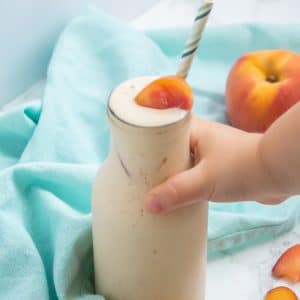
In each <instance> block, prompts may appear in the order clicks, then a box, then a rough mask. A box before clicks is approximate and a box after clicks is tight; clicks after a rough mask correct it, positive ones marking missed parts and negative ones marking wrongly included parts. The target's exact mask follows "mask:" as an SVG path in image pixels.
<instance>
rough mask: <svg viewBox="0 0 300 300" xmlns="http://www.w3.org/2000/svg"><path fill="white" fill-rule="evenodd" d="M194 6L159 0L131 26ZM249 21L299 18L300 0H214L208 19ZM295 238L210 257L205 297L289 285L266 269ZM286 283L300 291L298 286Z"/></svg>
mask: <svg viewBox="0 0 300 300" xmlns="http://www.w3.org/2000/svg"><path fill="white" fill-rule="evenodd" d="M198 7H199V1H198V0H164V1H160V2H159V3H158V4H156V5H155V6H153V7H152V8H151V9H150V10H148V11H147V12H146V13H145V14H144V15H142V16H140V17H139V18H136V19H135V20H134V21H133V22H132V25H133V26H135V27H137V28H160V27H176V26H178V25H182V26H185V25H190V24H191V22H192V19H193V16H194V14H195V11H196V9H197V8H198ZM154 20H155V21H154ZM251 21H255V22H275V23H292V22H297V21H298V22H300V0H215V7H214V10H213V13H212V15H211V18H210V20H209V24H213V25H215V24H228V23H239V22H251ZM299 38H300V33H299ZM299 242H300V225H298V226H297V227H295V228H294V230H293V231H291V232H289V233H287V234H285V235H283V236H281V237H279V238H278V239H276V240H272V241H270V242H268V243H264V244H262V245H259V246H255V247H252V248H250V249H246V250H243V251H241V252H239V253H237V254H234V255H228V256H225V257H223V258H221V259H217V260H214V261H210V262H209V263H208V267H207V291H206V294H207V296H206V300H218V299H225V300H229V299H230V300H263V297H264V295H265V293H266V292H267V291H268V290H269V289H271V288H273V287H276V286H279V285H285V286H289V284H287V283H286V282H285V281H282V280H276V279H274V278H272V276H271V270H272V267H273V265H274V264H275V262H276V260H277V258H278V257H279V256H280V255H281V253H282V252H283V251H284V250H286V249H287V248H288V247H289V246H292V245H294V244H296V243H299ZM290 287H292V288H293V290H294V291H296V293H298V296H300V285H292V286H290ZM282 300H284V299H282Z"/></svg>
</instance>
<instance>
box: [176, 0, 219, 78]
mask: <svg viewBox="0 0 300 300" xmlns="http://www.w3.org/2000/svg"><path fill="white" fill-rule="evenodd" d="M213 4H214V1H213V0H206V1H204V3H203V4H202V6H201V7H200V8H199V9H198V14H197V16H196V18H195V20H194V25H193V28H192V31H191V33H190V35H189V37H188V39H187V42H186V45H185V48H184V51H183V53H182V55H181V61H180V64H179V69H178V72H177V76H180V77H182V78H186V77H187V75H188V73H189V70H190V68H191V65H192V63H193V59H194V56H195V54H196V51H197V49H198V47H199V42H200V40H201V37H202V33H203V30H204V28H205V25H206V22H207V20H208V17H209V14H210V12H211V10H212V8H213Z"/></svg>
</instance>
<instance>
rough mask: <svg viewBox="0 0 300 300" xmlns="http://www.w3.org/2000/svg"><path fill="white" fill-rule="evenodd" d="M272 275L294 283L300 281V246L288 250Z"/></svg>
mask: <svg viewBox="0 0 300 300" xmlns="http://www.w3.org/2000/svg"><path fill="white" fill-rule="evenodd" d="M272 274H273V276H275V277H278V278H285V279H288V280H290V281H292V282H299V281H300V244H297V245H295V246H293V247H291V248H289V249H288V250H286V251H285V252H284V253H283V254H282V255H281V257H280V258H279V259H278V261H277V262H276V264H275V266H274V267H273V269H272Z"/></svg>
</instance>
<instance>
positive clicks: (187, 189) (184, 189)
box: [145, 164, 213, 214]
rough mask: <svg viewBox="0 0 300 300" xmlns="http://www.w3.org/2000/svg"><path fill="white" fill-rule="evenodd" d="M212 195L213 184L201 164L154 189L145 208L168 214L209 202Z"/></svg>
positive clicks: (153, 211) (146, 200) (147, 199)
mask: <svg viewBox="0 0 300 300" xmlns="http://www.w3.org/2000/svg"><path fill="white" fill-rule="evenodd" d="M212 193H213V184H211V182H210V180H209V178H208V177H207V176H205V172H204V170H203V168H202V165H201V164H200V165H197V166H196V167H194V168H192V169H189V170H187V171H184V172H182V173H180V174H178V175H175V176H173V177H171V178H169V179H168V180H167V181H166V182H164V183H162V184H161V185H159V186H157V187H155V188H154V189H152V190H151V191H150V192H149V193H148V194H147V195H146V199H145V206H146V209H147V210H148V211H149V212H150V213H153V214H161V213H168V212H170V211H172V210H174V209H176V208H178V207H182V206H186V205H189V204H192V203H195V202H197V201H201V200H202V201H205V200H209V197H210V196H211V195H212Z"/></svg>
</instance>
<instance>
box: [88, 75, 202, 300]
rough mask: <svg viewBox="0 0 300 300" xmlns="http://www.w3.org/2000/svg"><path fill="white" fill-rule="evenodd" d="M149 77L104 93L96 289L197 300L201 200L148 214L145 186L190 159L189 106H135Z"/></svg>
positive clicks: (132, 296) (112, 294)
mask: <svg viewBox="0 0 300 300" xmlns="http://www.w3.org/2000/svg"><path fill="white" fill-rule="evenodd" d="M153 80H154V78H153V77H140V78H136V79H133V80H129V81H126V82H124V83H123V84H121V85H120V86H119V87H117V88H116V89H115V90H114V91H113V93H112V94H111V97H110V99H109V104H108V118H109V122H110V128H111V148H110V154H109V156H108V158H107V160H106V161H105V162H104V164H103V165H102V166H101V168H100V170H99V171H98V174H97V176H96V178H95V182H94V187H93V195H92V213H93V245H94V263H95V283H96V292H97V293H98V294H101V295H103V296H105V297H106V298H107V300H204V285H205V265H206V239H207V203H204V202H201V203H199V204H195V205H192V206H189V207H185V208H182V209H178V210H176V211H174V212H172V213H170V214H168V215H163V216H154V215H151V214H149V213H148V212H147V211H145V210H144V196H145V193H146V192H147V191H148V190H149V189H150V188H151V187H152V186H154V185H156V184H158V183H160V182H162V181H164V180H165V179H166V178H168V177H169V176H171V175H174V174H176V173H178V172H180V171H183V170H185V169H187V168H188V167H190V152H189V151H190V150H189V124H190V117H191V115H190V112H188V111H185V110H181V109H178V108H170V109H164V110H158V109H151V108H146V107H142V106H139V105H138V104H136V102H135V101H134V98H135V96H136V94H137V93H138V92H139V91H140V90H141V89H142V88H143V87H145V86H146V85H147V84H148V83H150V82H151V81H153Z"/></svg>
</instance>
